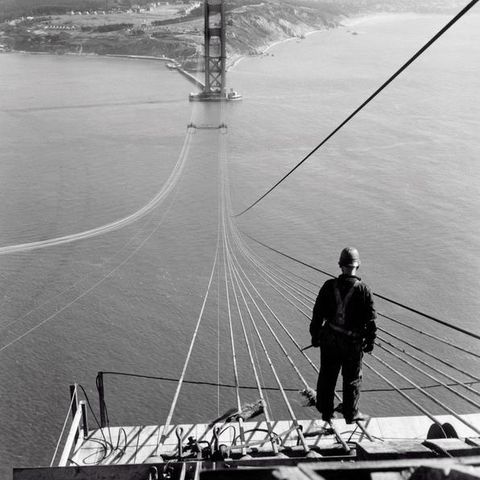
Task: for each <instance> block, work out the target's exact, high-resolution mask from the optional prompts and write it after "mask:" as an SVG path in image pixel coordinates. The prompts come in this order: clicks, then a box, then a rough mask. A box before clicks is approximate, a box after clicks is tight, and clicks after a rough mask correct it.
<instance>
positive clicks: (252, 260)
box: [242, 252, 310, 308]
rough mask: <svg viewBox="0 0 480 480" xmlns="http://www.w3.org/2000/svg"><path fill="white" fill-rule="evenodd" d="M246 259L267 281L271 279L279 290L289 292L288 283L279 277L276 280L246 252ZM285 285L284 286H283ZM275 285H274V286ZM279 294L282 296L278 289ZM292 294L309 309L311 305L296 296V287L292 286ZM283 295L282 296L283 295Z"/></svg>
mask: <svg viewBox="0 0 480 480" xmlns="http://www.w3.org/2000/svg"><path fill="white" fill-rule="evenodd" d="M242 253H243V255H244V257H245V258H246V259H247V260H249V261H250V262H251V264H252V266H253V267H254V268H255V269H256V270H257V271H258V272H262V273H261V275H262V277H263V278H265V279H269V280H271V282H274V283H275V284H276V285H277V286H278V287H279V288H281V289H282V290H287V289H286V287H285V286H283V285H285V284H286V282H285V281H282V280H279V279H278V277H277V278H275V276H274V275H272V274H270V273H269V271H268V269H267V268H265V267H264V266H262V265H260V264H259V263H258V262H256V261H255V259H253V258H251V257H249V256H248V254H247V253H245V252H242ZM282 283H283V285H282ZM272 285H273V284H272ZM275 290H276V291H277V292H278V293H279V294H281V292H280V291H279V290H278V289H275ZM290 290H291V291H290V292H289V294H290V295H291V296H292V297H293V298H294V299H295V300H296V301H297V302H298V303H300V304H301V305H303V306H304V307H309V305H307V304H306V303H305V302H304V301H303V300H301V299H300V298H298V296H297V295H296V294H295V293H298V290H297V288H296V287H291V286H290ZM292 292H295V293H292ZM281 295H282V294H281ZM307 299H308V300H310V298H308V297H307ZM299 308H300V307H299Z"/></svg>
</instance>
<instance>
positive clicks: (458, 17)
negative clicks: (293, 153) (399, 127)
mask: <svg viewBox="0 0 480 480" xmlns="http://www.w3.org/2000/svg"><path fill="white" fill-rule="evenodd" d="M477 2H478V0H472V1H471V2H470V3H469V4H468V5H467V6H466V7H465V8H464V9H463V10H461V11H460V12H459V13H458V14H457V15H455V17H453V18H452V19H451V20H450V21H449V22H448V23H447V24H446V25H445V26H444V27H443V28H442V29H441V30H440V31H438V32H437V33H436V34H435V35H434V36H433V37H432V38H431V39H430V40H429V41H428V42H427V43H426V44H425V45H424V46H423V47H422V48H420V50H418V51H417V53H415V54H414V55H413V56H412V57H411V58H410V59H409V60H407V62H405V63H404V64H403V65H402V66H401V67H400V68H399V69H398V70H397V71H396V72H395V73H394V74H393V75H392V76H391V77H390V78H389V79H388V80H387V81H386V82H384V83H383V84H382V85H381V86H380V87H379V88H378V89H377V90H375V92H373V93H372V94H371V95H370V96H369V97H368V98H367V99H366V100H365V101H364V102H363V103H362V104H361V105H360V106H359V107H358V108H357V109H355V110H354V111H353V112H352V113H351V114H350V115H349V116H348V117H347V118H346V119H345V120H344V121H343V122H342V123H341V124H340V125H338V127H336V128H335V129H334V130H333V131H332V132H331V133H330V134H329V135H327V137H325V138H324V139H323V140H322V141H321V142H320V143H319V144H318V145H317V146H316V147H315V148H314V149H313V150H312V151H311V152H310V153H308V154H307V155H306V156H305V157H304V158H303V159H302V160H301V161H300V162H299V163H297V164H296V165H295V166H294V167H293V168H292V169H291V170H290V171H289V172H288V173H286V174H285V175H284V176H283V177H282V178H281V179H280V180H279V181H278V182H277V183H275V185H273V187H270V188H269V189H268V190H267V191H266V192H265V193H264V194H263V195H262V196H261V197H260V198H258V199H257V200H255V202H253V203H252V204H251V205H250V206H249V207H247V208H246V209H245V210H242V211H241V212H240V213H237V214H236V215H234V216H235V217H240V216H241V215H243V214H244V213H246V212H248V211H249V210H250V209H252V208H253V207H254V206H255V205H257V204H258V203H259V202H260V201H261V200H263V199H264V198H265V197H266V196H267V195H268V194H269V193H271V192H272V191H273V190H274V189H275V188H277V187H278V186H279V185H280V184H281V183H282V182H283V181H284V180H286V179H287V177H289V176H290V175H291V174H292V173H293V172H294V171H295V170H296V169H297V168H298V167H300V165H302V164H303V163H305V162H306V161H307V160H308V159H309V158H310V157H311V156H312V155H313V154H314V153H315V152H316V151H317V150H318V149H319V148H320V147H321V146H322V145H324V144H325V143H326V142H327V141H328V140H329V139H330V138H332V137H333V136H334V135H335V134H336V133H337V132H338V131H339V130H340V129H341V128H342V127H343V126H345V125H346V124H347V123H348V122H349V121H350V120H351V119H352V118H353V117H354V116H355V115H356V114H357V113H358V112H360V110H362V109H363V108H364V107H365V106H366V105H367V104H369V103H370V102H371V101H372V100H373V99H374V98H375V97H376V96H377V95H378V94H379V93H380V92H381V91H382V90H383V89H385V88H386V87H387V86H388V85H389V84H390V83H392V82H393V80H395V78H397V77H398V76H399V75H400V74H401V73H402V72H403V71H404V70H405V69H406V68H407V67H409V66H410V65H411V64H412V63H413V62H414V61H415V60H416V59H417V58H418V57H419V56H420V55H422V53H423V52H425V50H427V49H428V48H429V47H430V46H431V45H433V44H434V43H435V42H436V41H437V40H438V39H439V38H440V37H441V36H442V35H443V34H444V33H445V32H446V31H447V30H448V29H449V28H450V27H451V26H452V25H454V24H455V23H456V22H457V21H458V20H460V18H462V17H463V16H464V15H465V14H466V13H467V12H468V11H469V10H470V9H471V8H472V7H473V6H474V5H475V4H476V3H477Z"/></svg>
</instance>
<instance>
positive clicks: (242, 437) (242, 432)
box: [220, 148, 245, 445]
mask: <svg viewBox="0 0 480 480" xmlns="http://www.w3.org/2000/svg"><path fill="white" fill-rule="evenodd" d="M221 151H222V152H223V151H224V149H223V148H221ZM224 163H225V162H222V165H223V164H224ZM221 188H222V192H221V196H220V198H221V202H222V206H221V212H222V216H221V220H222V232H223V239H222V240H223V241H222V244H223V259H224V263H223V267H224V281H225V294H226V299H227V314H228V326H229V332H230V345H231V348H232V363H233V377H234V380H235V395H236V398H237V409H238V411H239V412H240V411H241V410H242V403H241V400H240V386H239V377H238V368H237V355H236V349H235V340H234V335H233V322H232V309H231V305H230V291H229V281H228V276H227V267H228V265H227V263H228V262H227V237H226V225H225V205H224V201H225V183H224V175H222V179H221ZM238 425H239V429H240V440H241V443H242V445H245V430H244V428H243V419H242V417H241V416H239V418H238Z"/></svg>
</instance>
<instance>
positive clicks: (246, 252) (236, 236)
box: [231, 225, 310, 316]
mask: <svg viewBox="0 0 480 480" xmlns="http://www.w3.org/2000/svg"><path fill="white" fill-rule="evenodd" d="M231 231H232V235H233V238H234V241H235V244H236V245H237V248H238V249H239V250H240V251H241V252H242V253H243V256H244V257H245V258H247V259H248V260H249V261H250V262H251V263H252V264H253V265H254V266H258V269H262V270H263V271H264V272H265V273H266V274H268V269H267V268H266V267H263V266H261V265H260V264H259V263H258V262H257V261H255V259H254V257H253V256H252V255H251V254H250V252H249V250H248V249H247V248H246V247H245V246H244V243H243V242H242V239H241V236H240V235H239V233H238V231H237V229H236V228H235V227H234V226H233V225H231ZM276 291H277V292H278V293H280V292H279V291H278V290H276ZM295 291H298V290H297V289H296V288H295ZM280 294H281V293H280ZM292 296H293V298H295V299H296V300H297V301H298V302H299V303H301V304H302V305H303V306H305V307H308V305H307V304H305V303H304V302H303V301H301V300H300V299H298V298H297V297H296V296H295V295H293V294H292ZM302 296H304V298H307V299H309V300H310V298H309V297H308V296H307V295H304V294H302ZM290 303H291V302H290ZM292 305H294V306H295V307H297V305H295V304H294V303H292ZM297 308H298V307H297ZM300 311H302V310H301V309H300ZM302 313H303V314H304V315H306V316H308V315H307V314H306V313H305V312H303V311H302Z"/></svg>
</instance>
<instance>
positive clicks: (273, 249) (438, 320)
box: [246, 235, 480, 340]
mask: <svg viewBox="0 0 480 480" xmlns="http://www.w3.org/2000/svg"><path fill="white" fill-rule="evenodd" d="M246 236H247V237H248V238H250V239H251V240H253V241H254V242H256V243H258V244H259V245H261V246H262V247H264V248H266V249H267V250H270V251H272V252H275V253H277V254H279V255H281V256H282V257H285V258H288V259H289V260H292V261H293V262H295V263H298V264H299V265H303V266H304V267H307V268H309V269H311V270H314V271H316V272H319V273H321V274H323V275H326V276H327V277H330V278H335V275H333V274H332V273H329V272H327V271H325V270H322V269H320V268H318V267H315V266H314V265H311V264H309V263H306V262H304V261H302V260H299V259H298V258H295V257H292V256H291V255H288V254H286V253H284V252H281V251H280V250H277V249H276V248H273V247H270V246H269V245H267V244H265V243H263V242H261V241H259V240H257V239H255V238H254V237H252V236H250V235H246ZM372 295H373V296H375V297H377V298H380V299H382V300H385V301H386V302H388V303H391V304H392V305H396V306H397V307H400V308H403V309H404V310H407V311H409V312H412V313H415V314H417V315H420V316H421V317H424V318H427V319H428V320H432V321H434V322H436V323H439V324H440V325H444V326H445V327H448V328H451V329H453V330H456V331H457V332H460V333H463V334H465V335H468V336H470V337H472V338H475V339H477V340H480V335H477V334H476V333H473V332H471V331H469V330H465V329H464V328H461V327H458V326H457V325H454V324H452V323H449V322H446V321H445V320H441V319H439V318H436V317H433V316H431V315H428V314H427V313H424V312H421V311H420V310H417V309H415V308H411V307H409V306H408V305H405V304H403V303H400V302H397V301H396V300H393V299H391V298H388V297H385V296H384V295H381V294H379V293H376V292H372Z"/></svg>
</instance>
